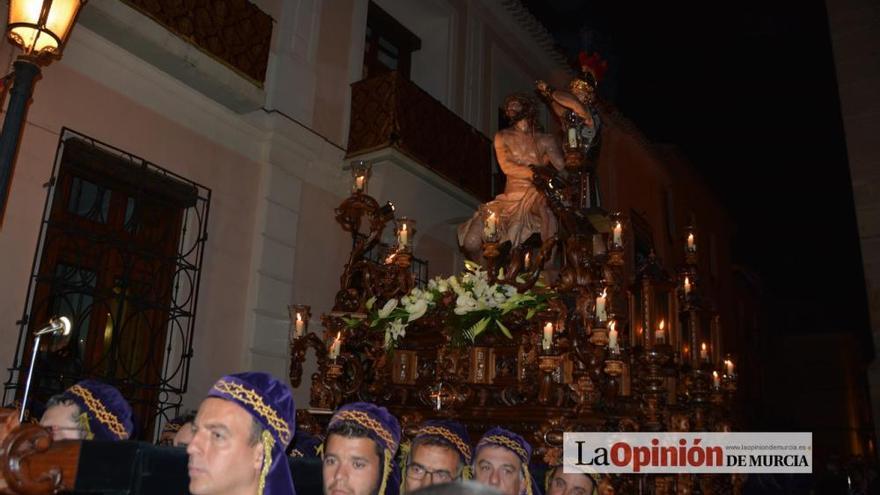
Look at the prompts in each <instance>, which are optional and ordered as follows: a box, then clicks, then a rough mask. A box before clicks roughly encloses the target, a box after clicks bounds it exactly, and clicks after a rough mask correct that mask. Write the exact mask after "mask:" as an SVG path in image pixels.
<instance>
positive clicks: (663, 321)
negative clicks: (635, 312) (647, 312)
mask: <svg viewBox="0 0 880 495" xmlns="http://www.w3.org/2000/svg"><path fill="white" fill-rule="evenodd" d="M664 328H666V320H660V330H663V329H664Z"/></svg>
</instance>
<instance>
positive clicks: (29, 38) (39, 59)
mask: <svg viewBox="0 0 880 495" xmlns="http://www.w3.org/2000/svg"><path fill="white" fill-rule="evenodd" d="M87 1H88V0H9V24H7V26H6V33H7V36H9V39H10V41H12V43H14V44H16V45H18V46H19V47H20V48H21V49H22V51H23V53H22V55H20V56H19V57H18V59H16V61H15V63H14V64H13V67H14V69H13V72H12V74H10V76H7V78H9V77H11V78H12V88H11V89H10V90H9V107H8V108H7V110H6V117H5V119H4V120H3V131H2V132H0V221H2V219H3V213H4V212H5V211H6V197H7V196H8V194H9V179H10V178H11V177H12V164H13V161H14V159H15V153H16V151H17V150H18V142H19V138H20V137H21V124H22V122H23V121H24V115H25V110H26V109H27V103H28V100H30V97H31V93H32V92H33V87H34V81H35V80H36V78H37V76H39V75H40V64H46V65H48V64H49V63H50V62H51V61H52V60H53V59H55V58H59V57H61V52H62V50H64V44H65V43H66V42H67V38H68V37H69V36H70V30H71V29H72V28H73V24H74V22H76V16H77V15H78V14H79V12H80V10H81V9H82V7H83V5H85V3H86V2H87Z"/></svg>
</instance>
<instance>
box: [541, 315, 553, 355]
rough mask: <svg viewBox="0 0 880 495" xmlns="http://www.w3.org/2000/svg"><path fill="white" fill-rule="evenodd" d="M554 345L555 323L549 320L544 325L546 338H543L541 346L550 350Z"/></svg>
mask: <svg viewBox="0 0 880 495" xmlns="http://www.w3.org/2000/svg"><path fill="white" fill-rule="evenodd" d="M552 346H553V323H550V322H549V321H548V322H547V324H545V325H544V338H543V339H542V340H541V347H542V348H543V349H544V350H545V351H548V350H550V347H552Z"/></svg>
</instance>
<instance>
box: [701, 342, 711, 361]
mask: <svg viewBox="0 0 880 495" xmlns="http://www.w3.org/2000/svg"><path fill="white" fill-rule="evenodd" d="M700 359H702V360H703V361H708V360H709V348H708V347H706V343H705V342H703V344H702V345H701V346H700Z"/></svg>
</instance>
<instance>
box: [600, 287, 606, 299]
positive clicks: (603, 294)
mask: <svg viewBox="0 0 880 495" xmlns="http://www.w3.org/2000/svg"><path fill="white" fill-rule="evenodd" d="M607 295H608V289H607V288H605V289H602V295H601V296H599V297H606V296H607Z"/></svg>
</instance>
